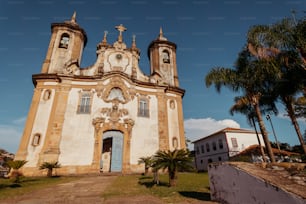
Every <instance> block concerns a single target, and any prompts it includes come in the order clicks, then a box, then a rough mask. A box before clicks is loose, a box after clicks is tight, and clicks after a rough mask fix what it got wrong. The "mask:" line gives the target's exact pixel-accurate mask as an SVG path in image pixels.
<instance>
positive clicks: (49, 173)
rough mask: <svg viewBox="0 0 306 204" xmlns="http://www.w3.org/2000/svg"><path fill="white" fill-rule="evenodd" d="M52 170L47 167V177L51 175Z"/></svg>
mask: <svg viewBox="0 0 306 204" xmlns="http://www.w3.org/2000/svg"><path fill="white" fill-rule="evenodd" d="M52 170H53V169H48V171H47V176H48V177H52Z"/></svg>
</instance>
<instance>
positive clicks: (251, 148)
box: [235, 144, 299, 156]
mask: <svg viewBox="0 0 306 204" xmlns="http://www.w3.org/2000/svg"><path fill="white" fill-rule="evenodd" d="M263 148H264V149H265V147H263ZM272 151H273V153H274V154H275V155H277V154H279V153H280V152H281V154H282V155H285V156H293V155H299V153H296V152H288V151H285V150H281V151H280V152H279V150H278V149H276V148H272ZM250 154H258V155H260V154H261V152H260V148H259V145H257V144H254V145H251V146H249V147H248V148H246V149H245V150H243V151H242V152H240V153H239V154H237V155H235V156H241V155H250Z"/></svg>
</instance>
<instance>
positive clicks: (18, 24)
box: [0, 0, 306, 153]
mask: <svg viewBox="0 0 306 204" xmlns="http://www.w3.org/2000/svg"><path fill="white" fill-rule="evenodd" d="M292 9H294V10H295V11H296V13H297V14H296V16H297V18H301V17H302V15H304V14H305V13H303V11H305V10H306V1H305V0H303V1H302V0H301V1H299V0H296V1H289V0H258V1H253V0H244V1H242V0H240V1H239V0H238V1H236V0H228V1H226V0H194V1H193V0H181V1H180V0H154V1H149V0H121V1H120V0H105V1H103V0H100V1H85V0H76V1H60V0H59V1H54V0H41V1H39V0H37V1H30V0H29V1H23V0H0V28H1V30H0V39H1V40H0V42H1V43H0V59H1V61H0V65H1V75H0V90H1V94H2V97H1V98H2V100H1V106H0V107H1V108H0V148H4V149H6V150H8V151H11V152H13V153H14V152H16V150H17V148H18V145H19V140H20V137H21V135H22V131H23V128H24V122H25V119H26V117H27V113H28V109H29V106H30V103H31V99H32V94H33V88H34V86H33V84H32V78H31V76H32V74H37V73H39V72H40V70H41V66H42V63H43V60H44V59H45V56H46V51H47V47H48V45H49V40H50V34H51V33H50V26H51V23H53V22H63V21H65V20H69V19H70V18H71V16H72V14H73V12H74V11H76V12H77V22H78V24H79V25H80V26H81V27H82V28H84V29H85V31H86V33H87V37H88V43H87V45H86V47H85V50H84V53H83V58H82V63H81V67H87V66H89V65H91V64H93V63H94V62H95V60H96V54H95V51H96V45H97V44H98V43H99V42H100V41H101V40H102V38H103V33H104V31H106V30H107V31H108V32H109V34H108V41H109V42H114V41H115V40H116V38H117V31H116V30H115V26H116V25H119V24H123V25H124V26H125V27H127V29H128V30H127V31H126V32H124V34H123V37H124V41H125V42H126V44H127V45H128V46H130V45H131V41H132V35H134V34H135V35H136V43H137V47H138V48H140V50H141V59H140V68H141V69H142V70H143V71H144V72H145V73H146V74H148V73H149V62H148V57H147V47H148V45H149V43H150V42H151V41H152V40H154V39H156V37H157V35H158V33H159V28H160V27H162V28H163V31H164V35H165V37H167V38H168V40H169V41H172V42H174V43H176V44H177V46H178V49H177V64H178V72H179V80H180V86H181V87H182V88H184V89H185V90H186V94H185V96H184V99H183V109H184V120H185V132H186V137H187V138H189V139H191V140H195V139H198V138H200V137H203V136H206V135H208V134H210V133H212V132H214V131H217V130H219V129H221V128H224V127H226V126H232V127H241V128H247V129H250V128H251V127H250V126H249V125H248V124H247V122H246V118H245V116H243V115H239V114H236V115H234V116H231V115H230V114H229V108H230V107H231V105H232V104H233V99H234V97H235V94H234V93H232V92H230V91H228V90H226V89H223V90H222V91H221V94H218V93H217V92H216V91H215V89H214V87H211V88H206V86H205V82H204V78H205V75H206V74H207V73H208V72H209V71H210V69H211V68H212V67H215V66H225V67H232V65H233V63H234V62H235V59H236V56H237V53H238V52H239V51H240V50H241V49H242V48H243V47H244V45H245V42H246V33H247V31H248V29H249V28H250V26H252V25H256V24H271V23H275V22H277V21H278V20H280V19H282V18H284V17H291V10H292ZM278 107H279V109H280V114H279V115H278V116H272V121H273V125H274V128H275V132H276V135H277V137H278V139H279V141H281V142H287V143H289V144H291V145H294V144H298V139H297V136H296V134H295V131H294V128H293V126H292V125H291V122H290V121H289V119H288V118H286V117H285V116H284V115H283V114H284V109H283V106H282V105H281V104H279V105H278ZM265 123H266V128H267V130H268V131H269V133H270V138H271V140H272V141H274V139H273V135H272V129H271V126H270V124H269V123H268V122H267V121H265ZM299 124H300V127H301V131H302V132H304V130H305V129H306V123H305V120H300V121H299Z"/></svg>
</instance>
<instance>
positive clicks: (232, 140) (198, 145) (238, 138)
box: [193, 128, 264, 171]
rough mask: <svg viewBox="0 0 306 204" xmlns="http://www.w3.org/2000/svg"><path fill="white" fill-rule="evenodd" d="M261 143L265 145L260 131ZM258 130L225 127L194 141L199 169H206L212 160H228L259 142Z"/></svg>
mask: <svg viewBox="0 0 306 204" xmlns="http://www.w3.org/2000/svg"><path fill="white" fill-rule="evenodd" d="M258 137H259V138H260V141H261V145H262V146H264V141H263V139H262V135H261V134H260V133H259V134H258ZM258 137H257V134H256V132H254V131H251V130H245V129H238V128H225V129H222V130H220V131H218V132H215V133H213V134H211V135H208V136H206V137H203V138H201V139H199V140H196V141H194V142H193V143H194V150H195V163H196V168H197V170H198V171H206V170H207V165H208V163H210V162H219V161H228V160H229V158H230V157H232V156H235V155H236V154H238V153H240V152H241V151H243V150H245V149H246V148H248V147H249V146H251V145H254V144H258Z"/></svg>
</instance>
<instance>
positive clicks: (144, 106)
mask: <svg viewBox="0 0 306 204" xmlns="http://www.w3.org/2000/svg"><path fill="white" fill-rule="evenodd" d="M138 116H140V117H149V101H148V99H146V98H141V99H139V104H138Z"/></svg>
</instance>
